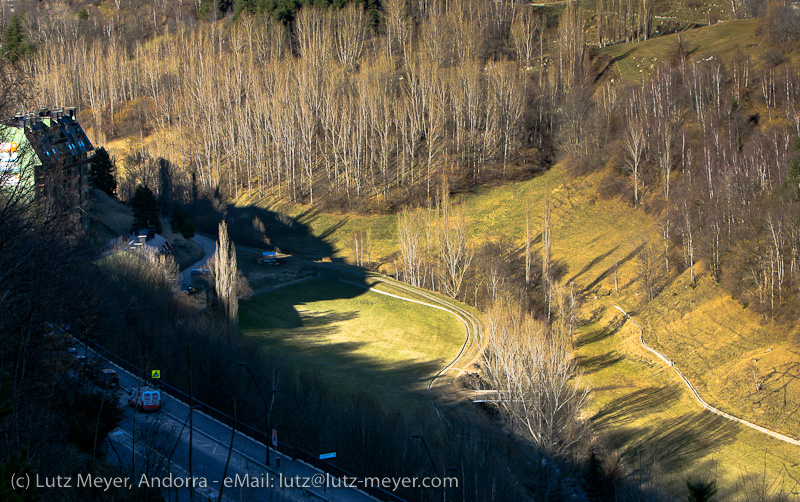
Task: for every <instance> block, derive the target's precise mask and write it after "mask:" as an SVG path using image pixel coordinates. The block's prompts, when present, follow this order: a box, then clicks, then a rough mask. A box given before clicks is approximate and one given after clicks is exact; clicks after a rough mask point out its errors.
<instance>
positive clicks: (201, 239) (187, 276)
mask: <svg viewBox="0 0 800 502" xmlns="http://www.w3.org/2000/svg"><path fill="white" fill-rule="evenodd" d="M192 240H193V241H194V242H195V243H196V244H197V245H198V246H200V248H201V249H202V250H203V252H204V253H205V256H204V257H203V259H202V260H200V261H198V262H197V263H194V264H193V265H192V266H190V267H189V268H187V269H186V270H184V271H183V272H181V283H182V284H183V287H184V288H185V287H187V286H191V284H192V270H193V269H197V268H203V267H205V265H206V262H207V261H208V259H209V258H210V257H211V255H213V254H214V251H216V250H217V243H216V242H215V241H213V240H212V239H209V238H208V237H205V236H202V235H195V236H194V237H192Z"/></svg>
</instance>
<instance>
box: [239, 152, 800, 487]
mask: <svg viewBox="0 0 800 502" xmlns="http://www.w3.org/2000/svg"><path fill="white" fill-rule="evenodd" d="M600 178H601V175H594V176H590V177H588V178H584V179H580V180H574V179H571V178H569V177H568V176H566V174H565V172H564V170H563V168H561V167H556V168H554V169H552V170H550V171H548V172H547V173H545V174H543V175H541V176H539V177H537V178H535V179H533V180H530V181H525V182H521V183H513V184H509V185H505V186H501V187H487V188H482V189H479V190H476V191H475V192H473V193H470V194H466V195H463V196H460V197H458V198H457V202H458V203H459V204H461V205H462V206H463V208H464V210H465V213H466V215H467V217H468V221H469V225H470V229H471V232H472V239H474V240H475V241H481V240H484V239H490V238H496V237H500V236H507V237H510V238H512V239H514V240H516V241H517V242H518V243H519V244H520V245H522V238H523V236H524V230H525V218H524V214H525V209H524V208H525V203H526V201H527V202H528V203H529V204H530V207H531V211H532V214H533V215H534V221H535V223H534V228H535V232H536V233H538V232H539V230H538V228H539V226H540V225H541V215H542V212H543V207H544V199H545V196H549V197H550V201H551V207H552V240H553V243H552V248H553V252H552V254H553V257H554V259H555V260H557V261H558V262H559V263H560V264H561V266H562V268H563V270H564V273H563V274H562V279H561V280H562V282H564V283H567V284H568V283H574V284H575V288H576V290H578V291H582V292H584V293H585V297H586V301H585V304H584V305H583V308H582V311H583V318H584V319H585V325H584V326H583V327H581V329H580V330H579V333H578V336H577V338H576V346H577V350H576V353H577V356H578V357H579V359H580V360H581V362H582V365H583V367H584V371H585V373H586V375H585V382H586V383H587V384H588V385H589V386H590V387H591V388H592V394H591V396H592V399H591V405H590V407H589V409H588V410H587V414H588V415H589V416H592V417H594V420H595V423H596V425H597V428H598V430H599V431H601V432H602V433H603V435H604V437H606V440H607V441H608V442H609V443H610V444H611V445H613V446H614V447H616V448H618V449H619V451H620V454H621V460H622V461H623V462H624V464H625V465H626V466H627V468H629V469H632V470H637V469H652V468H653V465H654V463H653V461H654V460H657V465H658V467H657V468H658V469H659V470H660V471H661V472H660V473H659V477H660V479H662V481H663V482H664V483H665V484H666V485H670V486H672V488H673V489H677V488H680V486H681V485H682V483H683V479H684V477H685V476H688V475H702V476H716V477H717V478H718V480H719V483H720V485H721V486H722V487H723V488H724V489H725V490H729V491H726V492H724V493H726V494H727V495H728V496H731V493H730V490H736V491H738V493H739V494H741V492H742V490H743V489H744V488H743V487H742V486H739V483H740V481H741V479H742V478H743V477H745V478H747V479H748V480H749V481H748V482H751V483H758V482H760V481H759V479H760V478H761V479H762V480H763V478H764V477H765V476H766V477H767V478H768V480H769V482H770V483H775V480H776V479H778V478H779V477H781V476H782V477H783V479H784V480H788V479H789V478H786V476H787V475H789V474H790V475H792V476H795V477H797V476H800V469H799V468H798V465H800V448H798V447H794V446H790V445H787V444H784V443H781V442H779V441H777V440H774V439H771V438H769V437H767V436H765V435H763V434H760V433H758V432H755V431H752V430H750V429H747V428H744V427H741V426H738V425H735V424H734V423H732V422H729V421H727V420H724V419H720V418H718V417H716V416H714V415H712V414H710V413H707V412H703V411H702V409H701V407H700V405H699V404H697V402H696V401H694V400H693V398H692V397H691V394H690V393H689V392H688V390H687V389H686V388H685V387H684V386H683V384H682V382H681V380H680V379H679V378H678V377H677V376H676V375H675V374H674V372H672V370H671V369H670V368H667V367H665V366H664V365H663V363H662V362H661V361H660V360H658V359H657V358H655V357H653V356H651V355H650V354H649V353H647V352H646V351H645V350H644V349H643V348H642V347H641V345H639V342H638V330H635V329H634V328H633V327H632V325H631V324H630V323H626V324H624V325H623V324H622V323H621V316H620V315H619V313H618V312H617V311H616V310H614V309H613V306H614V305H620V306H622V307H623V308H625V309H626V310H627V311H629V312H630V313H631V314H632V315H634V316H635V318H636V319H637V320H638V321H639V322H640V324H642V325H643V326H645V328H646V335H645V336H646V337H647V340H648V342H649V343H651V344H652V345H654V346H656V347H657V348H658V349H659V350H661V351H663V352H664V353H665V354H667V356H668V357H669V358H671V359H673V360H674V361H675V362H676V364H677V366H678V367H679V368H681V370H682V371H684V373H685V374H686V375H687V376H688V377H689V378H690V379H691V380H692V382H693V383H694V384H695V385H696V387H697V388H698V389H699V390H700V392H701V394H702V395H703V397H704V399H706V400H707V401H708V402H709V403H710V404H712V405H714V406H717V407H719V408H721V409H723V410H725V411H728V412H731V413H734V414H736V415H739V416H742V417H743V418H747V419H750V420H752V421H755V422H757V423H759V424H761V425H764V426H766V427H769V428H773V429H775V430H777V431H779V432H782V433H785V434H788V435H790V436H796V437H800V423H799V422H798V419H797V418H796V417H795V415H796V412H797V410H798V409H799V408H800V400H798V399H797V398H796V396H798V395H800V384H797V383H796V382H798V381H799V380H800V379H798V376H800V371H799V370H798V368H800V354H798V352H797V351H796V350H794V349H793V348H792V345H791V340H792V336H790V335H791V333H789V332H788V331H787V329H786V328H784V327H781V326H779V325H773V324H771V323H770V322H768V321H765V320H764V319H762V318H760V317H758V316H757V315H755V314H754V313H753V312H751V311H749V310H747V309H744V308H743V307H742V305H741V304H739V303H738V302H737V301H735V300H733V299H732V298H731V297H730V296H729V295H728V294H727V293H726V292H725V291H724V290H723V289H722V288H721V287H719V286H718V285H716V284H715V283H714V282H713V280H711V278H710V277H708V276H707V275H705V272H704V270H703V266H702V264H698V265H697V266H696V272H697V273H698V276H699V279H698V286H697V287H696V288H691V287H689V286H688V283H689V279H688V271H684V272H683V273H682V274H681V275H678V276H677V277H674V278H673V279H672V281H671V283H670V284H668V285H667V287H666V288H665V289H664V290H663V292H662V293H661V294H660V295H659V296H658V297H657V298H656V299H655V300H654V301H653V302H651V303H649V304H648V303H647V301H646V292H645V290H644V288H643V287H642V285H641V284H640V282H639V281H638V278H637V277H638V276H637V270H636V268H637V259H636V255H637V253H638V251H639V249H640V246H641V244H642V243H643V242H644V241H645V240H646V239H653V240H656V242H658V239H660V234H659V229H658V227H657V225H656V222H655V221H654V219H653V218H652V217H651V216H650V215H648V214H646V213H645V212H644V210H642V209H638V210H634V209H632V208H631V206H630V205H628V204H626V203H624V202H621V201H619V200H611V201H608V200H602V199H600V198H599V197H597V196H596V195H595V194H596V191H597V184H598V183H599V180H600ZM282 209H283V210H284V211H285V212H287V213H289V214H292V215H302V214H304V212H305V211H306V210H307V208H303V207H295V208H290V207H283V208H282ZM306 214H308V213H306ZM303 221H304V222H305V223H306V224H308V225H309V226H310V227H311V228H312V230H313V232H314V233H315V234H316V235H318V236H320V237H322V238H325V239H326V240H328V241H330V242H332V243H333V244H334V247H336V248H337V249H338V251H337V254H338V255H339V256H342V257H348V256H350V255H351V253H352V251H351V246H350V239H351V237H350V236H351V233H352V231H353V230H354V229H359V228H362V229H363V228H372V233H373V238H374V239H375V243H374V250H375V251H374V259H375V260H376V261H379V262H381V263H382V264H383V268H384V269H385V270H386V271H388V272H392V271H393V267H392V263H391V259H390V258H391V257H392V256H393V254H394V253H396V252H397V243H396V230H395V227H396V220H395V216H392V215H381V216H377V217H376V216H365V215H345V214H328V213H316V214H314V215H313V216H310V215H309V216H306V217H304V218H303ZM323 236H324V237H323ZM617 263H618V264H619V265H618V274H617V282H618V285H619V288H620V291H619V293H616V292H615V290H614V272H613V271H614V267H615V265H616V264H617ZM676 265H677V266H680V265H679V264H675V263H673V264H672V266H673V267H674V266H676ZM307 287H310V285H307ZM350 301H352V300H347V302H350ZM314 305H315V307H314V311H316V309H317V308H318V307H317V306H316V305H317V304H316V303H314ZM346 305H349V303H347V304H342V305H341V306H339V307H337V308H331V305H329V304H327V303H320V304H319V307H320V308H322V309H324V310H326V311H327V310H329V311H331V312H339V311H347V309H348V308H351V309H352V307H346ZM302 308H306V307H305V306H304V307H302ZM248 315H249V314H248ZM413 315H414V314H413V313H412V316H413ZM412 318H413V317H412ZM243 319H245V320H246V322H247V323H249V324H252V323H253V322H254V319H253V318H251V317H244V316H243ZM258 322H267V323H269V322H271V321H269V320H264V321H258ZM409 326H411V325H410V324H409ZM308 329H310V328H308ZM415 329H423V330H424V328H422V327H418V328H415ZM248 333H250V334H254V332H253V331H252V330H250V331H248ZM315 336H316V335H315ZM324 336H325V337H327V336H329V335H324ZM330 336H331V337H332V338H330V339H327V340H326V338H324V337H323V338H319V337H318V338H316V339H315V342H314V345H315V346H316V343H318V342H319V343H328V342H334V343H336V339H335V335H330ZM270 343H275V342H274V341H273V342H270ZM335 346H336V345H334V347H335ZM428 349H433V350H438V349H436V348H435V347H428ZM428 349H426V350H428ZM312 350H315V349H313V348H308V349H305V352H306V353H308V351H312ZM379 350H380V349H379ZM434 354H436V352H434ZM298 357H301V356H298ZM302 357H305V356H302ZM395 362H398V361H395ZM325 366H327V365H326V364H323V367H325ZM330 366H331V368H332V371H334V373H335V372H337V371H341V370H342V368H341V367H339V366H338V364H337V363H331V365H330ZM751 366H752V367H754V368H755V369H756V375H757V378H759V379H763V380H764V381H763V385H762V390H761V391H760V392H758V393H756V392H754V384H753V381H752V379H753V376H752V373H751ZM378 381H380V379H379V380H378ZM784 399H785V401H784ZM786 483H788V481H786ZM791 486H793V484H785V485H782V484H780V483H777V484H774V485H773V488H774V489H778V488H779V487H783V488H785V489H789V488H790V487H791ZM750 488H753V487H750ZM737 497H738V495H737ZM739 498H741V497H739Z"/></svg>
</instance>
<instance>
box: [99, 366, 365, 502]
mask: <svg viewBox="0 0 800 502" xmlns="http://www.w3.org/2000/svg"><path fill="white" fill-rule="evenodd" d="M106 366H110V367H113V368H114V369H116V370H117V373H118V374H119V379H120V391H119V399H120V404H121V405H122V406H126V405H127V395H128V390H129V389H131V388H133V387H136V386H138V385H141V379H140V378H138V377H135V376H134V375H131V374H130V373H128V372H126V371H125V370H123V369H122V368H119V367H117V366H116V365H114V364H113V363H109V364H108V365H106ZM188 422H189V407H188V405H186V404H185V403H183V402H182V401H180V400H178V399H175V398H173V397H171V396H169V395H167V394H165V393H163V392H162V393H161V410H160V411H158V412H150V413H142V412H134V410H133V408H130V407H127V406H126V407H125V413H124V418H123V420H122V422H121V423H120V425H119V427H118V428H117V429H115V430H114V431H112V432H111V434H110V435H109V442H110V445H111V448H110V449H109V450H110V451H109V456H110V458H111V460H116V461H117V462H118V463H119V464H120V465H121V467H122V469H123V472H126V473H130V474H127V477H128V478H129V481H128V483H129V484H130V485H132V486H137V485H142V486H145V485H146V484H147V483H150V486H155V484H156V483H159V482H160V483H162V485H161V486H162V488H163V487H164V486H165V485H166V484H167V483H171V485H172V487H171V488H169V489H164V490H162V493H163V494H164V497H165V498H166V499H167V500H170V501H188V500H190V499H191V489H190V488H191V487H192V486H194V489H195V490H194V491H195V496H194V499H195V500H196V501H198V502H200V501H204V500H218V499H219V494H220V491H222V499H223V500H227V501H231V502H233V501H241V502H247V501H308V500H329V501H333V500H341V501H352V502H373V501H374V500H376V499H374V498H373V497H370V496H368V495H366V494H365V493H363V492H361V491H360V490H357V489H354V488H352V487H348V486H344V485H343V483H342V481H341V480H337V479H335V478H332V477H331V476H330V475H327V474H325V473H323V472H321V471H320V470H318V469H316V468H314V467H312V466H309V465H308V464H305V463H303V462H301V461H297V460H294V459H291V458H288V457H286V456H284V455H282V454H281V453H280V452H275V451H274V449H271V451H270V457H271V460H272V468H267V467H266V466H265V465H264V460H265V455H266V451H265V447H264V445H263V443H261V442H259V441H256V440H254V439H253V438H251V437H249V436H247V435H245V434H242V433H240V432H238V431H237V432H236V433H235V435H233V449H232V450H231V449H230V446H231V438H232V434H231V432H232V431H231V428H230V427H228V426H226V425H224V424H222V423H220V422H218V421H216V420H214V419H213V418H211V417H209V416H208V415H206V414H204V413H203V412H202V409H200V410H197V409H196V410H195V411H194V413H193V417H192V422H193V424H194V427H193V431H194V433H193V434H192V439H191V444H192V448H191V450H192V462H191V469H190V467H189V466H190V463H189V444H190V443H189V442H190V438H189V436H190V426H189V424H188ZM134 450H135V451H136V455H135V456H134V455H133V451H134ZM229 452H230V462H229V463H228V467H227V472H226V470H225V469H226V468H225V464H226V462H227V459H228V455H229ZM278 457H280V461H281V462H280V464H281V465H280V468H278V467H277V466H276V464H277V462H276V458H278ZM190 472H191V476H190ZM143 476H144V477H143Z"/></svg>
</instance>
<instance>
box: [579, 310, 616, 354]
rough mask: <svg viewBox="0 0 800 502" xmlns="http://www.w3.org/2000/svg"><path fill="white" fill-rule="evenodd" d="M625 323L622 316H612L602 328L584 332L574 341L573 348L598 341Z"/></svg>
mask: <svg viewBox="0 0 800 502" xmlns="http://www.w3.org/2000/svg"><path fill="white" fill-rule="evenodd" d="M624 324H625V318H624V317H614V318H613V319H611V320H610V321H609V322H608V324H606V325H605V327H603V328H602V329H598V330H595V331H591V332H589V333H585V334H583V335H581V336H579V337H578V339H577V340H576V341H575V348H580V347H583V346H584V345H589V344H592V343H596V342H600V341H602V340H605V339H607V338H609V337H610V336H612V335H614V334H615V333H616V332H618V331H619V329H620V328H621V327H622V326H623V325H624Z"/></svg>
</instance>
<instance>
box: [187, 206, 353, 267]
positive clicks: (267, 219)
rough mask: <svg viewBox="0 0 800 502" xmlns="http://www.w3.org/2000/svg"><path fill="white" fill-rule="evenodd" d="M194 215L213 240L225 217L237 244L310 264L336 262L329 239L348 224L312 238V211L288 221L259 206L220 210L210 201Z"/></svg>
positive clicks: (333, 227)
mask: <svg viewBox="0 0 800 502" xmlns="http://www.w3.org/2000/svg"><path fill="white" fill-rule="evenodd" d="M196 214H197V216H196V222H195V224H196V227H197V231H198V232H202V233H206V234H209V235H212V236H216V234H217V225H219V223H220V222H221V221H222V220H223V216H224V219H225V222H226V223H227V225H228V234H229V235H230V237H231V240H232V241H233V242H235V243H236V244H240V245H244V246H250V247H256V248H263V249H264V250H280V251H282V252H285V253H290V254H294V255H297V256H302V257H305V258H308V259H312V260H319V259H322V258H330V259H335V258H334V255H335V254H336V248H335V247H334V246H333V244H332V243H331V242H329V240H328V237H330V235H331V234H333V233H334V232H335V231H336V230H338V229H339V228H341V227H342V226H344V225H345V224H346V223H347V218H346V217H345V218H342V219H341V220H340V221H338V222H337V223H335V224H333V225H331V226H330V227H329V228H327V229H326V230H325V231H324V232H323V233H322V234H321V235H314V232H313V230H312V228H311V225H310V224H311V223H312V222H313V221H314V220H315V219H316V218H317V217H318V213H317V212H315V211H313V210H308V211H305V212H304V213H302V214H301V215H299V216H298V217H297V218H291V217H289V216H288V215H286V214H285V213H283V212H282V211H280V210H278V209H274V210H273V209H268V208H262V207H259V206H227V207H225V208H222V209H221V208H218V207H215V205H214V204H213V203H212V202H211V201H209V200H199V201H198V202H197V205H196Z"/></svg>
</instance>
